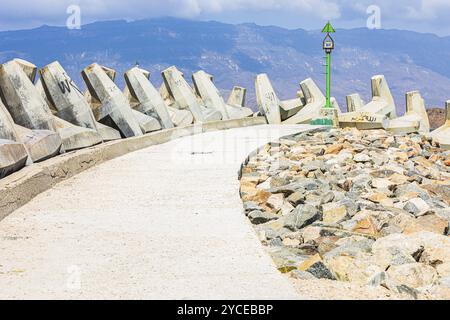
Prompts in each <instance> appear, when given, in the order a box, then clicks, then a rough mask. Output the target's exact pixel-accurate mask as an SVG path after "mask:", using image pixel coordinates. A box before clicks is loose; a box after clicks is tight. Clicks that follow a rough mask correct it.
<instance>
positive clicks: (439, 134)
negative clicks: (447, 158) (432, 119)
mask: <svg viewBox="0 0 450 320" xmlns="http://www.w3.org/2000/svg"><path fill="white" fill-rule="evenodd" d="M431 137H432V138H433V139H434V140H435V141H437V142H439V144H440V145H441V147H442V148H444V149H446V150H450V100H448V101H447V102H445V123H444V125H443V126H442V127H439V128H437V129H436V130H434V131H433V132H432V133H431Z"/></svg>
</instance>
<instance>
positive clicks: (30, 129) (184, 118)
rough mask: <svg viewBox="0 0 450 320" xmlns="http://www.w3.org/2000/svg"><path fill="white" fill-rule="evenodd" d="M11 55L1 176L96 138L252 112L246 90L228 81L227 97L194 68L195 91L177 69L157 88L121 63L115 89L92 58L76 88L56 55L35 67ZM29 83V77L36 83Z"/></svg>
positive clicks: (5, 81)
mask: <svg viewBox="0 0 450 320" xmlns="http://www.w3.org/2000/svg"><path fill="white" fill-rule="evenodd" d="M37 74H38V69H37V67H36V66H35V65H33V64H32V63H30V62H27V61H24V60H21V59H14V60H12V61H9V62H6V63H4V64H2V65H1V66H0V92H1V98H2V99H1V101H0V178H2V177H4V176H6V175H8V174H10V173H12V172H14V171H17V170H19V169H21V168H22V167H24V166H25V165H27V164H30V163H33V162H39V161H43V160H46V159H48V158H51V157H53V156H55V155H58V154H60V153H62V152H69V151H73V150H78V149H82V148H86V147H91V146H94V145H97V144H100V143H102V142H107V141H112V140H117V139H120V138H128V137H134V136H140V135H143V134H145V133H148V132H153V131H157V130H161V129H169V128H173V127H175V126H187V125H190V124H192V123H193V122H195V123H202V122H207V121H217V120H232V119H239V118H243V117H249V116H253V112H252V110H251V109H250V108H246V107H245V95H246V90H245V89H244V88H241V87H235V88H233V90H232V93H231V95H230V98H229V99H228V101H227V103H225V101H224V99H223V98H222V96H221V95H220V93H219V91H218V90H217V88H216V87H215V85H214V83H213V78H212V76H210V75H208V74H207V73H205V72H203V71H199V72H197V73H195V74H194V75H193V77H192V78H193V82H194V86H195V90H194V89H192V88H191V86H190V85H189V84H188V83H187V81H186V80H185V79H184V76H183V74H182V73H181V72H180V71H179V70H178V69H177V68H176V67H170V68H168V69H166V70H164V71H163V72H162V76H163V79H164V83H163V85H162V86H161V88H160V90H159V91H158V90H157V89H156V88H155V87H154V86H153V85H152V83H151V82H150V81H149V78H150V73H149V72H148V71H146V70H143V69H141V68H139V67H137V66H136V67H133V68H131V69H130V70H128V71H127V72H126V73H125V75H124V77H125V82H126V87H125V89H124V90H123V91H122V90H120V89H119V87H118V86H117V85H116V84H115V83H114V80H115V77H116V72H115V70H113V69H110V68H107V67H104V66H100V65H98V64H96V63H94V64H92V65H90V66H88V67H86V68H85V69H84V70H83V71H82V73H81V74H82V77H83V80H84V81H85V83H86V87H87V90H86V92H84V93H83V92H81V91H80V89H79V88H78V86H77V85H76V84H75V83H74V81H73V80H72V79H71V78H70V77H69V75H68V74H67V73H66V71H65V70H64V69H63V67H62V66H61V65H60V64H59V63H58V62H53V63H51V64H49V65H47V66H45V67H44V68H42V69H40V70H39V75H40V77H39V80H38V81H37V82H36V76H37ZM35 82H36V83H35Z"/></svg>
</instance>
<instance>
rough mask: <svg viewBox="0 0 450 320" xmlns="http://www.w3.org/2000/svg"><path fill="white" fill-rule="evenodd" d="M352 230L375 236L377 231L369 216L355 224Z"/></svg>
mask: <svg viewBox="0 0 450 320" xmlns="http://www.w3.org/2000/svg"><path fill="white" fill-rule="evenodd" d="M352 231H353V232H357V233H362V234H368V235H372V236H376V235H377V233H378V230H377V226H376V225H375V223H374V221H373V219H372V218H371V217H367V218H364V219H362V220H360V221H358V223H357V224H356V226H355V227H354V228H353V230H352Z"/></svg>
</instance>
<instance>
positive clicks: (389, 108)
mask: <svg viewBox="0 0 450 320" xmlns="http://www.w3.org/2000/svg"><path fill="white" fill-rule="evenodd" d="M371 86H372V100H371V101H370V102H369V103H368V104H365V105H362V104H363V101H362V99H361V97H360V96H359V95H358V94H353V95H350V96H348V97H347V111H349V112H347V113H342V114H340V115H339V125H340V126H341V127H355V128H358V129H360V130H367V129H387V127H388V126H389V120H390V119H395V118H397V113H396V107H395V102H394V98H393V96H392V93H391V90H390V89H389V85H388V83H387V81H386V79H385V77H384V76H383V75H376V76H373V77H372V79H371Z"/></svg>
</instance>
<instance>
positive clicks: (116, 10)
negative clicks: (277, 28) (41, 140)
mask: <svg viewBox="0 0 450 320" xmlns="http://www.w3.org/2000/svg"><path fill="white" fill-rule="evenodd" d="M73 4H76V5H79V6H80V7H81V11H82V22H84V23H85V22H91V21H95V20H104V19H142V18H148V17H157V16H175V17H185V18H208V17H209V16H212V17H214V18H216V19H219V20H220V18H221V17H222V16H228V17H229V16H233V15H235V16H240V17H245V19H246V20H247V21H252V17H253V18H254V19H253V20H254V21H258V22H260V23H261V19H266V17H267V23H266V24H271V23H272V22H271V21H270V17H271V16H276V17H277V19H274V21H276V23H278V24H279V22H280V21H283V17H284V16H286V17H288V16H289V17H290V21H298V25H297V27H304V28H310V27H311V26H310V25H304V24H305V23H306V24H307V23H308V21H309V22H311V21H314V19H317V21H320V23H319V24H321V23H322V21H323V20H326V19H332V20H334V21H337V22H342V25H346V23H347V22H349V21H353V22H354V21H358V23H359V24H360V26H363V25H365V23H363V22H364V21H365V19H366V18H367V16H366V9H367V7H368V6H370V5H378V6H380V8H381V10H382V17H383V19H384V22H386V24H387V27H389V26H390V25H391V24H392V25H396V26H400V27H401V26H402V25H404V26H409V25H412V24H413V23H414V22H419V23H421V24H422V23H424V24H426V25H427V26H428V27H429V28H431V29H433V28H436V29H438V28H439V24H440V23H443V24H445V23H446V20H444V17H448V16H450V1H449V0H397V1H392V0H359V1H354V0H128V1H123V0H60V1H54V0H2V4H1V8H2V10H1V11H0V21H1V22H0V23H3V26H2V25H0V28H3V29H4V28H5V27H13V28H20V27H29V26H37V25H40V24H60V25H61V24H63V23H64V22H65V19H66V18H67V14H66V8H67V7H68V6H69V5H73ZM259 14H260V16H259V17H260V19H257V15H259ZM252 15H253V16H252ZM261 16H262V17H264V18H261ZM297 17H298V20H297ZM441 19H442V20H441ZM338 25H339V23H338ZM448 28H450V27H448Z"/></svg>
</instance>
